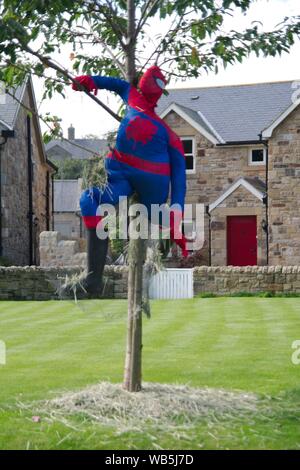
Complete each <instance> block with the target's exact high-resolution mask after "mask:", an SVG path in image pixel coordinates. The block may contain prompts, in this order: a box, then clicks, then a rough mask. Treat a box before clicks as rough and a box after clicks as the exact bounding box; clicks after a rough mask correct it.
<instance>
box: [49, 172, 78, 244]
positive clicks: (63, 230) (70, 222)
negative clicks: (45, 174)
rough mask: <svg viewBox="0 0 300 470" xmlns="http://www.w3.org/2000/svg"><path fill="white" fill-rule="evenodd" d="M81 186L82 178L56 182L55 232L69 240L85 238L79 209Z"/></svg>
mask: <svg viewBox="0 0 300 470" xmlns="http://www.w3.org/2000/svg"><path fill="white" fill-rule="evenodd" d="M81 186H82V179H81V178H80V179H78V180H54V230H55V231H57V232H59V233H60V234H61V236H62V237H63V238H67V239H69V240H71V239H78V238H81V237H82V236H83V224H82V218H81V215H80V208H79V198H80V194H81V192H82V190H81Z"/></svg>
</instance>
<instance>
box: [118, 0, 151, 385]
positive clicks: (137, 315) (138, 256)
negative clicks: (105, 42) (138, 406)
mask: <svg viewBox="0 0 300 470" xmlns="http://www.w3.org/2000/svg"><path fill="white" fill-rule="evenodd" d="M127 12H128V25H127V51H126V52H127V53H126V68H127V78H128V81H129V82H130V83H131V84H133V83H134V80H135V78H136V70H135V40H134V35H135V5H134V0H127ZM129 238H130V237H129ZM145 254H146V240H142V239H138V240H134V239H130V240H129V250H128V262H129V272H128V324H127V345H126V357H125V370H124V382H123V387H124V389H125V390H128V391H129V392H138V391H140V390H141V388H142V301H143V266H144V261H145Z"/></svg>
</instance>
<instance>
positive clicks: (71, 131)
mask: <svg viewBox="0 0 300 470" xmlns="http://www.w3.org/2000/svg"><path fill="white" fill-rule="evenodd" d="M68 139H69V140H75V128H74V127H73V125H72V124H71V125H70V127H68Z"/></svg>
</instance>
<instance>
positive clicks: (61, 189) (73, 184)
mask: <svg viewBox="0 0 300 470" xmlns="http://www.w3.org/2000/svg"><path fill="white" fill-rule="evenodd" d="M80 193H81V180H54V212H76V211H78V210H79V197H80Z"/></svg>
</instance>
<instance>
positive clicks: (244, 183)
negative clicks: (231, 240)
mask: <svg viewBox="0 0 300 470" xmlns="http://www.w3.org/2000/svg"><path fill="white" fill-rule="evenodd" d="M256 181H257V182H258V184H256V183H255V180H254V179H253V180H252V181H251V180H250V178H239V179H238V180H237V181H235V182H234V183H233V184H232V185H231V186H229V188H227V190H226V191H224V192H223V193H222V194H221V196H220V197H218V199H216V200H215V201H214V202H213V203H212V204H210V205H209V212H211V211H213V210H214V209H215V208H216V207H218V206H219V205H220V204H222V202H223V201H224V200H225V199H226V198H228V197H229V196H230V195H231V194H232V193H233V192H234V191H236V190H237V189H238V188H241V187H243V188H245V189H246V190H247V191H249V192H250V193H252V194H253V195H254V196H256V197H257V198H258V199H259V200H260V201H261V202H263V199H264V196H265V192H264V184H263V183H262V182H261V181H260V180H256Z"/></svg>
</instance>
